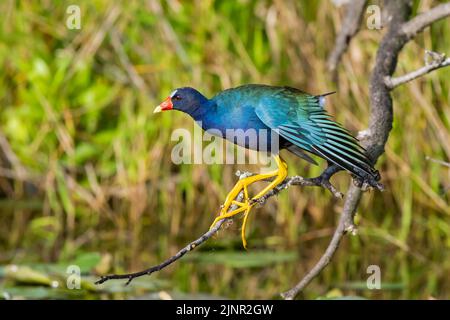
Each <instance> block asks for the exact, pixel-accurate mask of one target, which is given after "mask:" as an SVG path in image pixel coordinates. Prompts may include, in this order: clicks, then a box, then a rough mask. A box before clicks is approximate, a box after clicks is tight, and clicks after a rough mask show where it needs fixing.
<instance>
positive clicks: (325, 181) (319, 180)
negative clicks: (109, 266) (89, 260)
mask: <svg viewBox="0 0 450 320" xmlns="http://www.w3.org/2000/svg"><path fill="white" fill-rule="evenodd" d="M327 170H328V171H327ZM327 170H325V171H324V172H325V173H326V174H327V175H324V176H323V175H321V176H319V177H316V178H303V177H301V176H293V177H289V178H286V179H285V180H284V181H283V182H282V183H281V184H280V185H279V186H278V187H276V188H275V189H272V190H271V191H269V192H268V193H267V194H265V195H264V196H262V197H261V198H259V199H258V200H257V201H258V203H259V204H264V203H265V202H266V201H267V199H269V198H270V197H272V196H274V195H276V194H278V193H279V192H280V191H281V190H283V189H287V188H289V187H290V186H292V185H295V186H318V187H323V188H326V189H328V190H330V192H331V193H332V194H333V195H334V196H335V197H337V198H342V197H343V195H342V193H340V192H339V191H338V190H337V189H336V188H335V187H334V186H333V185H332V184H331V183H330V182H329V177H331V175H332V174H334V173H336V172H337V171H338V170H335V168H334V167H329V168H328V169H327ZM237 175H239V176H240V179H243V178H245V177H249V176H252V175H254V173H251V172H243V173H241V172H239V171H238V173H237ZM268 181H270V179H269V180H268ZM242 199H243V193H242V192H240V193H239V194H238V196H237V197H236V199H235V200H236V201H238V202H241V201H242ZM235 209H237V205H232V206H231V207H230V211H233V210H235ZM231 220H232V218H228V219H223V220H219V221H218V222H217V223H216V224H215V225H214V227H213V228H211V229H210V230H209V231H208V232H206V233H204V234H203V235H202V236H201V237H199V238H198V239H197V240H195V241H192V242H191V243H189V244H188V245H187V246H185V247H184V248H183V249H181V250H180V251H178V252H177V253H176V254H175V255H173V256H172V257H170V258H168V259H167V260H165V261H163V262H162V263H160V264H158V265H156V266H153V267H151V268H148V269H145V270H142V271H138V272H133V273H126V274H112V275H107V276H102V277H101V278H100V279H99V280H98V281H97V282H95V283H96V284H102V283H104V282H106V281H108V280H113V279H128V281H127V282H126V285H128V284H129V283H130V282H131V281H132V280H133V279H135V278H138V277H141V276H145V275H150V274H152V273H154V272H156V271H160V270H162V269H164V268H166V267H167V266H169V265H170V264H172V263H174V262H175V261H177V260H179V259H180V258H182V257H183V256H184V255H185V254H186V253H188V252H190V251H192V250H194V249H195V248H197V247H198V246H199V245H201V244H202V243H204V242H206V241H207V240H208V239H210V238H211V237H212V236H213V235H214V234H215V233H216V232H217V231H219V229H220V228H221V226H222V225H223V224H224V223H225V222H227V221H231Z"/></svg>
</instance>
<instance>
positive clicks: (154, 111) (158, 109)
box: [153, 106, 162, 113]
mask: <svg viewBox="0 0 450 320" xmlns="http://www.w3.org/2000/svg"><path fill="white" fill-rule="evenodd" d="M161 111H162V109H161V106H157V107H156V108H155V110H153V113H159V112H161Z"/></svg>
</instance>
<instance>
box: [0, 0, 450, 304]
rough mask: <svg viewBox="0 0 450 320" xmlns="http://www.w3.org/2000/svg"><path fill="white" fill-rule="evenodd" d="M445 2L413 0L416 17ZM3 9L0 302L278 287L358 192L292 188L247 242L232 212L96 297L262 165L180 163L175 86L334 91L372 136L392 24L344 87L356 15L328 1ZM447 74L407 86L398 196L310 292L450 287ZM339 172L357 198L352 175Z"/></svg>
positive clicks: (368, 200) (441, 43) (185, 234)
mask: <svg viewBox="0 0 450 320" xmlns="http://www.w3.org/2000/svg"><path fill="white" fill-rule="evenodd" d="M437 3H438V1H432V0H424V1H415V4H414V11H415V12H416V11H424V10H427V9H429V8H430V7H432V6H434V5H436V4H437ZM71 4H78V5H79V6H80V8H81V29H80V30H69V29H68V28H67V27H66V19H67V17H68V14H67V13H66V9H67V7H68V6H69V5H71ZM0 12H1V15H2V21H0V150H1V152H0V156H1V158H0V165H1V168H0V265H3V267H1V268H0V292H1V293H2V295H3V297H5V298H9V297H12V298H14V297H23V298H57V297H64V298H111V297H114V298H122V297H135V296H144V297H146V295H147V294H157V295H158V294H160V295H161V294H162V293H161V291H160V290H165V291H164V292H163V293H164V294H169V295H171V294H175V293H177V294H185V295H186V294H188V295H194V296H191V297H196V295H198V294H202V293H207V294H210V295H213V296H220V297H227V298H242V299H246V298H249V299H253V298H276V297H277V296H278V293H279V292H281V291H283V290H285V289H288V288H290V287H291V286H292V285H293V284H294V283H296V281H298V280H299V279H300V278H301V276H302V275H303V274H304V273H305V272H306V271H307V270H308V269H309V268H310V267H311V266H312V265H313V264H314V263H315V262H316V261H317V260H318V259H319V257H320V255H321V254H322V253H323V251H324V250H325V248H326V245H327V243H328V241H329V239H330V236H331V234H332V232H333V229H334V226H335V223H336V221H337V217H338V214H339V212H340V210H341V209H342V205H343V202H342V201H338V200H335V199H333V198H332V196H331V195H330V194H329V193H328V192H327V191H324V190H321V189H316V188H306V189H300V188H290V189H289V190H288V191H286V192H284V193H282V194H281V195H280V196H279V197H278V198H277V199H275V198H272V199H271V200H270V201H269V202H268V203H267V204H266V205H265V206H264V207H263V208H260V209H258V210H255V211H254V212H253V215H252V217H251V220H252V225H251V228H250V229H249V232H248V240H249V241H250V250H249V251H248V252H245V250H243V249H242V248H241V243H240V237H239V232H238V231H239V225H240V223H239V221H236V222H235V223H234V225H233V226H232V227H230V228H228V229H227V230H226V231H221V232H220V234H219V235H218V236H217V237H215V238H214V239H212V240H211V241H210V242H209V243H208V244H206V245H205V246H204V247H201V248H199V249H198V250H197V251H196V252H193V253H192V254H191V255H189V256H188V257H186V258H184V259H183V260H181V261H180V262H179V263H177V264H176V265H174V266H172V267H169V268H167V269H166V270H165V271H163V272H160V273H158V274H154V275H152V276H151V278H146V279H141V280H139V281H137V282H136V284H135V285H134V286H131V287H128V288H123V287H122V286H121V284H122V283H120V282H119V283H118V282H116V283H113V284H109V285H105V286H104V287H103V289H104V291H99V290H98V288H95V287H93V286H92V284H91V282H92V280H94V279H95V276H96V275H99V274H105V273H109V272H113V271H114V272H124V271H131V270H138V269H140V268H143V267H147V266H150V265H153V264H156V263H158V262H160V261H161V260H163V259H165V258H167V257H168V256H170V255H172V254H174V253H175V252H176V251H177V250H178V249H179V248H181V247H182V246H184V245H185V244H186V243H187V242H188V241H190V240H192V239H193V238H194V237H197V236H198V235H200V234H202V233H203V232H204V231H205V230H207V228H208V227H209V225H210V223H211V222H212V220H213V217H214V216H215V215H216V214H217V212H218V209H219V206H220V204H221V203H222V201H223V199H224V197H225V195H226V194H227V191H228V190H229V189H230V188H231V187H232V186H233V184H234V182H235V181H236V179H237V178H236V177H235V175H234V172H235V171H236V170H237V169H250V170H252V169H253V170H254V167H252V166H247V167H246V166H242V165H240V166H234V165H174V164H173V163H172V162H171V160H170V154H171V149H172V147H173V146H174V145H175V144H176V142H173V141H170V135H171V133H172V130H174V129H176V128H181V127H183V128H187V129H189V130H192V129H193V125H192V123H191V120H188V119H187V116H185V115H183V114H181V113H176V112H168V113H164V114H160V115H156V116H154V115H153V114H152V111H153V108H154V106H155V105H157V104H158V103H159V102H160V101H162V99H164V98H165V97H166V96H167V95H168V94H169V93H170V91H171V90H172V89H173V88H176V87H179V86H186V85H189V86H192V87H195V88H197V89H199V90H200V91H202V92H204V93H205V94H206V95H207V96H212V95H213V94H214V93H216V92H218V91H220V90H222V89H225V88H229V87H232V86H237V85H240V84H244V83H267V84H272V85H290V86H294V87H298V88H301V89H303V90H305V91H308V92H310V93H316V94H319V93H323V92H328V91H332V90H334V89H336V88H337V90H338V93H337V94H336V95H333V96H331V97H330V98H329V99H328V101H327V104H328V105H327V108H328V109H329V111H330V112H331V113H332V114H333V115H335V117H336V119H337V120H339V121H340V122H341V123H343V124H344V125H345V126H346V127H348V128H349V129H351V130H352V131H353V132H357V131H358V130H362V129H364V128H365V127H366V125H367V121H368V113H369V97H368V94H369V92H368V81H369V74H370V71H371V69H372V66H373V62H374V56H375V53H376V50H377V47H378V44H379V41H380V39H381V37H382V35H383V33H384V31H383V30H369V29H368V28H367V27H366V26H365V23H364V22H363V26H362V29H361V31H360V33H359V34H358V35H357V36H356V38H354V40H353V41H352V42H351V45H350V47H349V50H348V52H347V53H346V54H345V56H344V57H343V60H342V63H341V65H340V67H339V70H338V71H339V82H338V86H337V85H336V84H335V83H333V82H332V81H331V79H330V78H331V77H330V74H329V72H328V71H327V69H326V59H327V55H328V54H329V53H330V51H331V50H332V48H333V44H334V40H335V36H336V33H337V32H338V30H339V29H340V25H341V22H342V17H343V11H342V8H337V7H335V6H334V5H333V4H332V2H331V1H327V0H323V1H293V0H286V1H281V0H276V1H264V0H262V1H254V0H253V1H252V0H240V1H212V0H206V1H203V0H202V1H200V0H195V1H177V0H167V1H158V0H149V1H137V0H130V1H126V3H125V2H113V1H106V0H94V1H81V0H80V1H75V2H74V1H45V0H42V1H13V0H5V1H2V2H1V3H0ZM366 16H367V15H366ZM449 33H450V29H449V21H448V19H447V20H444V21H441V22H438V23H436V24H434V25H433V26H432V27H431V28H429V29H427V30H425V32H424V33H423V34H421V35H419V36H418V37H417V38H416V39H415V40H414V41H412V42H410V43H409V44H408V45H407V46H406V47H405V48H404V50H403V51H402V53H401V55H400V60H399V64H398V67H397V72H396V75H400V74H403V73H406V72H408V71H412V70H415V69H417V68H419V67H421V66H422V65H423V59H422V56H423V54H424V50H425V49H429V50H434V51H438V52H445V53H447V54H450V37H449V36H448V34H449ZM449 80H450V73H449V71H448V70H445V69H443V70H439V71H436V72H434V73H432V74H429V75H427V76H425V77H422V78H421V79H418V80H415V81H414V82H411V83H409V84H407V85H404V86H402V87H400V88H398V89H396V90H395V91H394V92H393V98H394V108H395V121H394V129H393V131H392V133H391V136H390V139H389V141H388V144H387V148H386V154H385V155H383V157H382V158H381V159H380V161H379V163H378V164H377V167H378V168H379V170H380V172H381V174H382V177H383V180H382V182H383V183H384V184H385V186H386V191H385V192H384V193H379V192H370V193H367V194H366V195H365V196H364V198H363V201H362V203H361V205H360V208H359V211H358V213H357V219H358V223H359V234H358V236H352V237H346V238H345V239H344V241H343V243H342V245H341V248H340V249H339V251H338V252H337V255H336V256H335V258H334V260H333V262H332V263H331V265H330V266H329V267H328V268H327V269H326V270H325V271H324V272H323V273H322V274H321V275H320V277H319V278H318V279H316V280H314V281H313V282H312V283H311V285H310V286H309V287H308V288H307V289H306V290H305V292H304V293H303V295H302V296H303V297H304V298H317V297H324V296H341V295H345V296H355V295H356V296H362V297H365V298H385V299H389V298H401V299H417V298H449V295H450V278H449V274H450V259H449V258H450V250H449V249H450V225H449V222H450V219H449V215H450V204H449V196H450V170H449V168H448V167H446V166H443V165H441V164H439V163H436V162H433V161H429V160H427V159H426V157H427V156H428V157H431V158H434V159H439V160H443V161H449V159H450V133H449V127H450V105H449V96H450V92H449ZM285 157H286V158H287V161H288V164H289V168H290V174H292V175H294V174H300V175H305V176H313V175H317V174H319V173H320V172H321V170H322V169H323V167H324V165H325V163H323V162H321V167H312V166H310V165H309V164H307V163H306V162H305V161H302V160H300V159H298V158H296V157H294V156H291V155H287V154H285ZM334 182H335V184H336V185H337V186H338V187H339V188H340V190H342V191H344V192H345V190H346V188H347V186H348V183H349V176H348V175H347V174H345V173H340V174H338V175H336V177H334ZM72 264H77V265H80V266H81V268H82V272H83V273H84V274H86V275H85V276H84V277H83V279H84V282H83V285H82V288H83V290H72V291H70V292H69V291H67V290H64V287H65V280H64V279H65V278H64V276H65V275H64V274H65V270H66V269H65V268H66V267H67V266H68V265H72ZM369 265H378V266H380V268H381V277H382V289H381V290H367V288H366V285H365V282H366V279H367V277H368V276H369V275H368V274H367V273H366V269H367V267H368V266H369ZM58 279H59V280H58ZM54 281H59V285H58V288H52V287H56V284H55V282H54ZM56 283H58V282H56ZM104 292H106V294H105V293H104ZM167 292H168V293H167ZM147 297H150V296H147ZM152 297H153V296H152ZM157 297H161V296H157ZM163 297H164V296H163Z"/></svg>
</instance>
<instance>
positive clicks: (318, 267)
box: [281, 186, 361, 300]
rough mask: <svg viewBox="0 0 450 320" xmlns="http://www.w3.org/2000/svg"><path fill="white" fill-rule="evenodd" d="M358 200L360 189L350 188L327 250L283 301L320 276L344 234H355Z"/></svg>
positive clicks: (284, 294) (287, 292)
mask: <svg viewBox="0 0 450 320" xmlns="http://www.w3.org/2000/svg"><path fill="white" fill-rule="evenodd" d="M360 198H361V189H359V188H357V187H355V186H352V187H351V189H350V191H349V193H348V194H347V200H346V202H345V207H344V210H343V213H342V215H341V217H340V219H339V223H338V226H337V228H336V231H335V232H334V234H333V237H332V239H331V242H330V244H329V245H328V247H327V250H325V253H324V254H323V255H322V257H321V258H320V260H319V261H318V262H317V263H316V264H315V265H314V267H313V268H312V269H311V270H310V271H309V272H308V273H307V274H306V275H305V276H304V277H303V279H302V280H301V281H300V282H299V283H298V284H297V285H295V287H293V288H292V289H290V290H289V291H286V292H284V293H282V294H281V296H282V297H283V298H284V299H286V300H293V299H294V298H295V297H296V296H297V294H298V293H299V292H300V291H302V290H303V289H304V288H305V287H306V286H307V285H308V284H309V283H310V282H311V281H312V280H313V279H314V278H315V277H317V276H318V275H319V274H320V272H322V270H323V269H324V268H325V267H326V266H327V265H328V264H329V263H330V261H331V259H332V258H333V256H334V254H335V252H336V251H337V249H338V247H339V244H340V243H341V240H342V237H343V236H344V234H346V233H347V232H350V233H352V234H356V227H355V224H354V223H353V217H354V214H355V211H356V208H357V206H358V203H359V200H360Z"/></svg>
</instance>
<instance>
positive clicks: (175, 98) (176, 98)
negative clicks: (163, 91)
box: [172, 95, 181, 100]
mask: <svg viewBox="0 0 450 320" xmlns="http://www.w3.org/2000/svg"><path fill="white" fill-rule="evenodd" d="M172 100H181V97H180V96H178V95H176V96H174V97H173V98H172Z"/></svg>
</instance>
